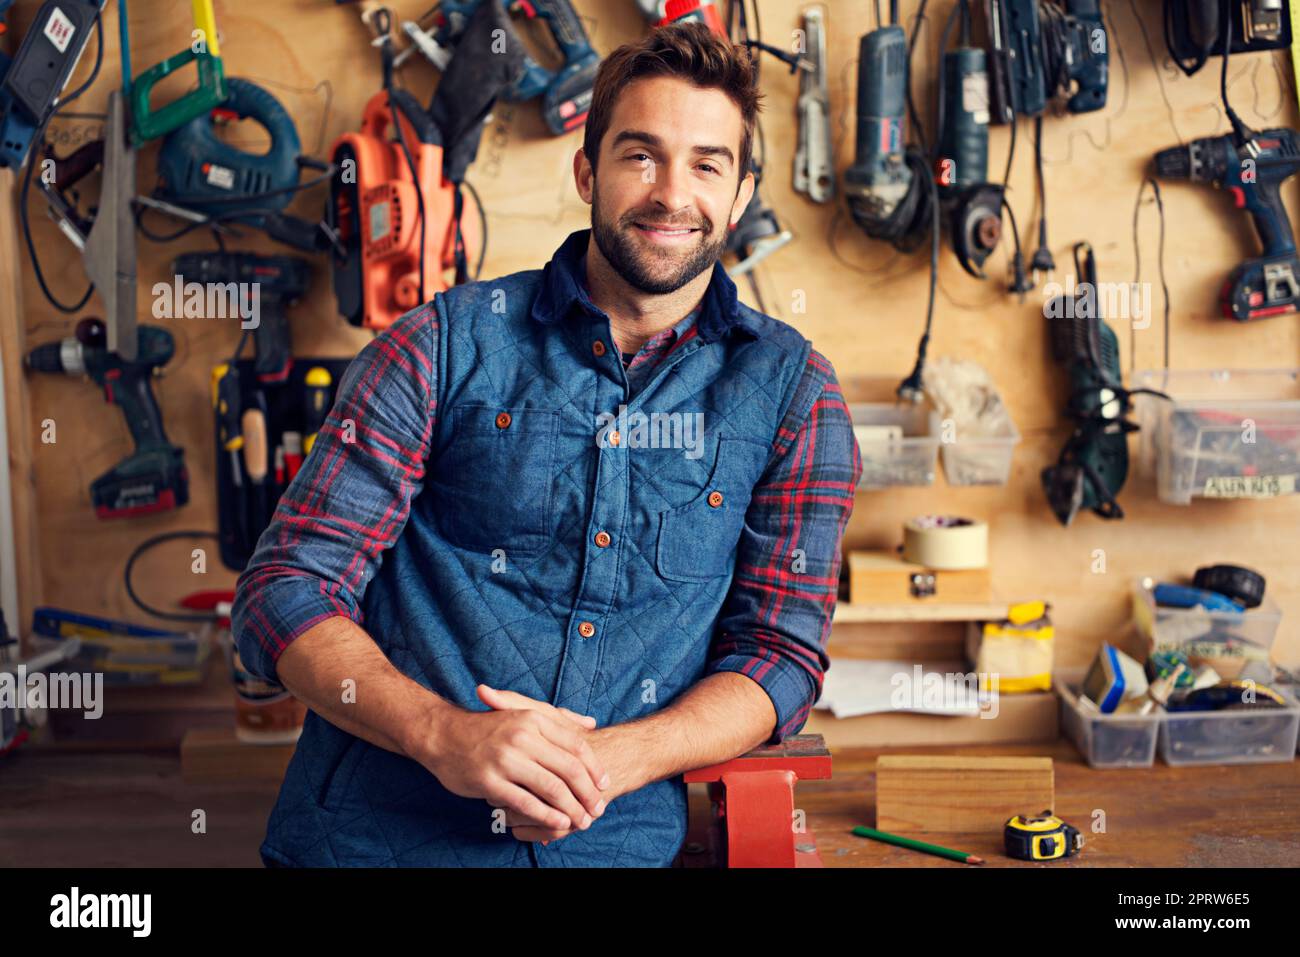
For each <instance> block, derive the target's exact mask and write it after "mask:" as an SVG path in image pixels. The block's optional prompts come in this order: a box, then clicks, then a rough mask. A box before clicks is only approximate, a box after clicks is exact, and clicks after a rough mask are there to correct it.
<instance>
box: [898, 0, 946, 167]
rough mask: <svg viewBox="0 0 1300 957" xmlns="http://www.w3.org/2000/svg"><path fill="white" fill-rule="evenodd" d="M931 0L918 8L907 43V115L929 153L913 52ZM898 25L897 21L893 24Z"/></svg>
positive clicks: (924, 150) (920, 141)
mask: <svg viewBox="0 0 1300 957" xmlns="http://www.w3.org/2000/svg"><path fill="white" fill-rule="evenodd" d="M928 2H929V0H921V3H920V5H919V6H917V8H916V19H915V20H913V21H912V36H911V38H910V39H909V40H908V43H907V115H908V118H909V119H910V120H911V121H912V135H913V136H914V137H916V141H917V144H918V145H919V146H920V149H921V152H922V153H924V154H926V155H929V153H930V147H929V145H928V144H927V142H926V138H925V127H924V126H922V125H921V114H920V112H919V111H918V110H917V109H916V100H915V99H914V98H913V96H912V54H913V53H914V52H915V51H916V41H917V38H919V37H920V35H921V26H922V24H923V23H924V22H925V8H926V4H927V3H928ZM891 25H894V26H896V25H897V21H894V23H893V24H891ZM938 135H939V133H938V130H936V131H935V138H936V139H937V138H938Z"/></svg>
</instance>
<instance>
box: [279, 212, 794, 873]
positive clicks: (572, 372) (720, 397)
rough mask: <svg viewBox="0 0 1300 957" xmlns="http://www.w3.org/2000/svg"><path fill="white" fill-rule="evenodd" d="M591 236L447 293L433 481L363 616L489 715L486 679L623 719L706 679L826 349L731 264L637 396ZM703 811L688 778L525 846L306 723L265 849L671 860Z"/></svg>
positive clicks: (345, 740)
mask: <svg viewBox="0 0 1300 957" xmlns="http://www.w3.org/2000/svg"><path fill="white" fill-rule="evenodd" d="M588 236H589V231H587V230H583V231H580V232H577V233H574V234H573V235H572V236H570V237H569V239H568V240H567V241H566V242H565V244H564V245H563V246H562V247H561V248H560V250H559V251H558V252H557V254H556V256H555V258H554V259H553V260H552V261H551V262H550V263H548V264H547V266H546V268H545V269H544V270H531V271H528V272H520V273H515V274H513V275H510V276H506V277H504V278H501V279H496V280H492V281H488V282H476V283H471V284H468V285H463V286H459V287H456V288H453V289H451V290H449V291H448V292H446V293H442V294H440V295H439V296H438V297H437V298H436V300H435V303H436V307H437V313H438V319H439V323H440V333H439V335H438V337H437V338H438V343H439V355H438V367H437V389H438V394H437V422H436V428H435V430H434V436H433V441H432V443H431V449H432V451H431V452H430V456H429V461H428V463H427V471H426V477H425V484H424V488H423V489H422V491H421V492H420V494H419V495H418V496H417V497H416V498H415V499H414V500H413V502H412V505H411V515H410V519H409V521H408V523H407V525H406V527H405V529H404V530H403V532H402V534H401V535H400V536H399V538H398V540H397V542H396V544H395V545H394V546H393V547H392V548H391V549H390V550H389V551H388V552H387V553H385V556H384V560H383V564H382V567H381V568H380V570H379V571H378V572H377V573H376V575H375V577H374V579H373V580H372V581H371V582H370V584H369V587H368V588H367V590H366V592H365V595H364V599H363V602H362V609H363V611H364V614H365V618H364V626H365V628H366V629H367V631H368V632H369V633H370V634H371V635H372V636H373V637H374V639H375V641H376V642H377V643H378V644H379V646H380V647H381V648H382V649H383V650H384V652H385V654H386V655H387V656H388V658H389V659H390V660H391V661H392V662H393V664H394V666H396V667H397V668H398V669H399V670H401V671H402V672H403V673H405V674H407V675H409V676H410V677H411V678H412V679H414V680H415V681H417V682H419V683H420V684H421V685H423V686H425V687H427V688H430V689H432V690H433V691H434V692H436V693H437V694H439V695H441V696H442V697H444V698H447V699H449V700H450V701H452V702H453V703H455V704H456V705H458V706H460V707H462V708H465V709H469V710H479V711H482V710H486V708H485V706H484V705H483V704H482V703H481V702H480V701H479V700H478V697H477V696H476V694H475V693H474V688H475V685H476V684H477V683H479V682H485V683H487V684H490V685H492V686H494V687H497V688H504V689H509V690H512V691H517V692H519V693H521V694H524V695H528V696H529V697H531V698H536V699H539V700H544V701H549V702H551V703H552V704H555V705H557V706H561V707H566V708H571V709H573V710H574V711H577V712H580V713H583V714H590V715H593V716H594V717H595V718H596V720H597V721H598V723H599V725H600V726H602V727H603V726H605V725H609V724H617V723H621V722H625V721H629V720H632V719H634V718H637V717H641V716H644V715H646V714H649V713H651V712H653V711H656V710H659V709H661V708H664V707H666V706H667V705H668V704H669V703H671V702H672V701H673V699H674V698H676V697H677V696H678V695H679V694H681V693H682V692H684V691H685V690H686V689H687V688H689V687H690V686H691V685H692V684H694V683H695V682H696V681H698V680H699V679H700V678H701V677H702V676H703V674H704V670H705V664H706V661H707V660H708V655H709V650H710V642H711V640H712V638H713V635H714V629H715V626H716V622H717V618H718V614H719V609H720V608H721V606H722V603H723V600H724V598H725V597H726V595H727V591H728V588H729V586H730V584H731V579H732V572H733V568H734V564H735V553H736V543H737V539H738V538H739V536H740V533H741V528H742V525H743V523H744V519H745V510H746V507H747V506H748V504H749V501H750V496H751V494H752V491H753V488H754V486H755V485H756V484H757V483H758V481H759V478H760V476H761V475H762V473H763V471H764V469H765V467H766V466H767V464H768V462H769V460H770V457H771V453H772V447H773V442H774V440H775V437H776V432H777V427H778V424H779V423H780V422H781V419H782V416H783V414H784V412H785V410H786V407H787V406H788V404H789V403H790V400H791V398H792V396H793V393H794V390H795V386H796V384H797V383H798V380H799V377H800V374H801V373H802V372H803V370H804V367H805V364H806V362H807V357H808V350H809V349H810V344H809V343H808V341H807V340H806V339H804V338H803V336H801V335H800V334H799V333H798V332H797V331H795V330H794V329H793V328H791V327H790V326H787V325H785V324H784V323H781V322H779V321H778V320H775V319H772V318H770V317H768V316H765V315H763V314H761V313H759V312H756V311H755V310H752V309H750V308H748V307H747V306H745V305H744V304H743V303H739V302H738V301H737V299H736V289H735V285H734V284H733V283H732V282H731V280H730V279H729V278H728V277H727V275H726V272H725V271H724V270H723V269H722V267H721V265H716V266H715V267H714V274H713V278H712V281H711V283H710V285H709V287H708V292H707V294H706V296H705V301H704V304H703V309H702V310H701V313H700V316H699V319H698V322H697V329H698V335H697V336H694V337H691V338H689V339H687V340H686V341H684V342H682V343H680V344H679V345H678V346H677V348H675V349H674V350H673V351H672V352H671V353H670V354H669V355H668V356H667V357H666V358H665V359H664V360H663V362H662V363H661V365H660V366H659V367H658V368H657V369H656V370H655V371H654V372H653V373H652V374H651V375H650V377H649V379H648V380H647V381H646V383H645V385H644V386H643V387H642V388H641V390H640V391H639V392H637V393H635V394H629V390H628V387H627V380H626V377H625V373H624V370H623V368H622V364H621V363H620V361H619V359H618V354H617V351H616V350H615V349H614V348H613V347H612V344H613V338H612V336H611V332H610V324H609V319H608V317H607V316H606V315H605V314H604V313H602V312H601V311H600V310H599V309H597V308H596V306H595V305H593V304H592V302H591V300H590V299H589V298H588V297H587V295H586V293H585V290H584V289H583V287H582V276H583V270H584V268H585V267H584V265H583V263H584V256H585V253H586V248H587V239H588ZM596 342H601V343H603V344H605V346H606V348H605V349H604V350H603V354H600V355H598V354H597V353H598V352H601V351H602V350H601V349H600V347H596V348H593V344H594V343H596ZM621 407H622V408H621ZM503 412H505V413H508V414H509V420H508V422H509V424H508V426H506V427H504V428H503V427H501V426H500V425H499V424H498V423H499V422H500V421H504V420H503V419H499V416H500V415H501V413H503ZM637 413H640V414H641V415H640V416H638V415H637ZM652 413H657V414H658V415H657V417H656V416H653V415H652ZM674 414H676V416H677V417H676V418H674V417H673V416H674ZM611 415H612V416H613V417H614V418H613V420H611V418H610V416H611ZM696 426H702V428H701V430H700V431H699V432H698V433H696V432H695V431H694V429H695V427H696ZM674 430H676V431H674ZM613 431H618V432H619V433H620V440H619V442H618V444H617V445H616V444H614V443H613V441H612V438H613V437H612V432H613ZM665 446H668V447H665ZM673 446H676V447H673ZM682 446H686V447H682ZM719 495H720V496H721V499H720V501H719V498H718V496H719ZM602 531H603V532H606V533H607V534H608V535H609V536H610V541H609V544H608V545H606V546H605V547H600V546H599V545H597V544H596V537H597V534H598V533H599V532H602ZM602 540H603V536H602ZM589 626H590V627H589ZM686 808H687V803H686V786H685V784H684V783H683V782H682V779H681V777H680V776H678V777H676V778H671V779H668V780H665V781H660V782H657V783H654V784H651V785H648V786H646V787H644V788H642V789H640V790H638V791H634V792H631V793H628V794H624V795H622V796H621V797H619V798H618V799H616V800H615V801H614V802H613V803H612V804H611V805H610V806H609V808H608V809H607V810H606V811H605V813H604V814H603V815H602V816H601V817H600V818H598V819H597V820H596V821H595V822H594V823H593V825H592V826H591V827H590V828H589V829H588V830H586V831H578V832H575V833H573V834H571V835H570V836H568V837H566V838H564V839H563V840H560V841H555V842H552V843H550V844H549V845H547V846H543V845H541V844H540V843H535V844H529V843H524V842H521V841H519V840H517V839H516V838H515V837H514V836H513V835H511V834H510V832H509V831H508V830H505V831H502V829H501V827H500V826H499V825H498V826H496V827H494V826H493V825H494V820H493V809H492V808H491V807H490V806H489V805H488V803H487V802H486V801H483V800H481V799H468V798H462V797H459V796H456V795H453V794H451V793H450V792H449V791H447V790H446V789H444V788H443V787H442V786H441V784H439V782H438V780H437V779H436V778H435V777H434V776H433V775H432V774H430V773H429V772H428V771H427V770H425V769H424V768H423V767H422V766H421V765H420V764H419V763H418V762H415V761H413V760H411V759H409V758H405V757H402V756H399V755H397V754H394V753H393V752H390V751H387V750H384V749H383V748H380V747H377V746H374V745H371V744H369V743H368V742H366V741H363V740H361V739H360V738H357V737H355V736H353V735H351V734H348V733H346V732H344V731H341V730H339V729H338V728H336V727H334V726H333V725H331V724H330V723H328V722H327V721H325V720H324V719H322V718H320V717H319V716H317V715H316V713H315V712H308V715H307V720H306V724H305V725H304V727H303V733H302V738H301V739H300V741H299V742H298V747H297V750H296V751H295V752H294V755H293V759H292V761H291V762H290V764H289V767H288V771H287V773H286V776H285V781H284V785H283V787H282V789H281V792H280V796H279V799H278V801H277V803H276V805H275V808H274V810H273V812H272V815H271V819H270V824H269V828H268V833H267V837H266V841H265V843H264V844H263V845H262V854H263V858H264V860H265V861H266V862H267V863H268V864H297V865H307V866H329V865H335V864H349V865H414V866H422V865H424V866H442V865H469V866H484V867H504V866H525V867H526V866H542V867H554V866H597V867H605V866H661V867H662V866H669V865H671V864H672V862H673V859H674V857H675V856H676V855H677V853H678V850H679V849H680V847H681V844H682V842H683V840H684V838H685V835H686V824H687V813H686Z"/></svg>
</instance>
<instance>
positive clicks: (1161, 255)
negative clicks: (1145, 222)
mask: <svg viewBox="0 0 1300 957" xmlns="http://www.w3.org/2000/svg"><path fill="white" fill-rule="evenodd" d="M1148 185H1150V187H1151V190H1152V193H1153V194H1154V196H1155V201H1156V212H1157V213H1158V214H1159V216H1160V239H1159V241H1158V243H1157V246H1156V249H1157V258H1156V270H1157V272H1158V273H1159V275H1160V294H1161V295H1162V296H1163V297H1164V368H1165V369H1168V368H1169V283H1168V282H1167V281H1166V280H1165V201H1164V199H1163V198H1162V197H1161V195H1160V184H1159V183H1158V182H1156V181H1155V179H1154V178H1152V177H1150V176H1148V177H1147V178H1146V179H1144V180H1143V181H1142V183H1141V184H1140V185H1139V186H1138V194H1137V200H1136V201H1135V202H1134V203H1133V264H1134V265H1133V272H1134V275H1133V283H1134V284H1135V285H1140V284H1141V282H1142V248H1141V246H1140V245H1139V244H1138V217H1139V215H1140V213H1141V210H1142V194H1143V193H1145V192H1146V188H1147V186H1148ZM1128 358H1129V371H1130V372H1132V371H1133V370H1134V368H1136V363H1137V330H1136V328H1135V327H1134V326H1133V324H1132V323H1129V353H1128Z"/></svg>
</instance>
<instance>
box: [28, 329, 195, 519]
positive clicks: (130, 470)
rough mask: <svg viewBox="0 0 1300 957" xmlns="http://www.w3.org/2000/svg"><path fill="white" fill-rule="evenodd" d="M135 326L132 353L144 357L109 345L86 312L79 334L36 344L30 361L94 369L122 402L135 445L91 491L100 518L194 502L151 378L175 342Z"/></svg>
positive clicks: (76, 371)
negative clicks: (165, 428) (128, 355)
mask: <svg viewBox="0 0 1300 957" xmlns="http://www.w3.org/2000/svg"><path fill="white" fill-rule="evenodd" d="M133 331H134V332H135V333H136V334H137V336H138V339H139V343H138V347H137V349H135V350H132V352H133V353H134V354H136V355H137V356H138V358H132V359H126V358H124V357H123V356H122V355H121V354H120V353H115V352H114V351H113V350H112V349H110V348H108V346H107V337H106V334H105V333H106V330H105V328H104V324H103V323H102V322H100V321H99V320H97V319H83V320H82V321H81V322H79V323H77V329H76V335H75V336H72V337H69V338H67V339H62V340H60V341H58V342H50V343H47V344H45V345H43V346H37V347H36V348H35V349H33V350H32V351H31V352H30V353H29V354H28V355H27V357H26V360H25V365H26V366H27V368H28V369H30V370H32V371H33V372H60V373H63V374H65V375H70V376H82V375H86V376H89V377H90V378H91V379H92V380H93V381H94V382H95V384H96V385H98V386H100V387H101V388H102V389H103V390H104V399H105V400H106V401H107V402H109V403H112V404H114V405H118V406H121V408H122V414H123V416H124V417H125V418H126V424H127V428H129V429H130V430H131V437H132V438H133V439H134V440H135V452H133V453H132V454H131V455H130V456H128V457H127V458H126V459H124V460H122V461H121V462H119V463H118V464H117V465H115V466H114V467H113V468H112V469H110V470H109V471H108V472H106V473H105V474H103V475H101V476H100V477H99V478H97V479H95V481H94V482H93V483H91V486H90V498H91V502H92V504H93V505H94V507H95V515H96V516H98V517H99V518H122V517H126V516H131V515H140V514H145V513H149V512H161V511H166V510H168V509H172V508H178V507H180V506H181V505H184V504H185V503H186V502H188V501H189V472H188V470H187V469H186V467H185V452H184V450H183V449H181V448H180V447H179V446H176V445H172V444H171V442H169V441H168V440H167V434H166V432H164V431H163V422H162V413H161V412H160V411H159V410H158V403H157V401H156V400H155V399H154V394H153V389H152V387H151V386H150V385H149V382H150V380H151V379H152V377H153V375H154V372H155V370H157V369H159V368H161V367H162V366H164V365H166V364H167V363H168V362H169V361H171V358H172V355H173V354H174V353H175V351H176V342H175V340H174V339H173V338H172V334H171V333H170V332H168V331H167V330H166V329H162V328H159V327H158V326H147V325H142V326H140V327H138V328H137V329H135V330H133Z"/></svg>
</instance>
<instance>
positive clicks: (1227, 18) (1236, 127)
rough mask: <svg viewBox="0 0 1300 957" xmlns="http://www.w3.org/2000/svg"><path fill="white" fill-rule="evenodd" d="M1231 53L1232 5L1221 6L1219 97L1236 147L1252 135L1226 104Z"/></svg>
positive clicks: (1229, 105) (1228, 104)
mask: <svg viewBox="0 0 1300 957" xmlns="http://www.w3.org/2000/svg"><path fill="white" fill-rule="evenodd" d="M1231 53H1232V4H1230V3H1224V4H1223V64H1222V67H1221V69H1220V70H1219V96H1220V97H1221V98H1222V100H1223V112H1224V113H1226V114H1228V122H1229V123H1231V124H1232V132H1233V133H1234V134H1235V135H1236V137H1237V142H1238V145H1240V144H1241V143H1244V142H1245V141H1246V140H1248V139H1250V138H1251V136H1252V135H1253V134H1252V133H1251V130H1250V127H1248V126H1247V125H1246V124H1245V123H1243V122H1242V120H1241V117H1240V116H1238V115H1237V112H1236V110H1234V109H1233V108H1232V104H1231V103H1229V102H1228V56H1229V54H1231Z"/></svg>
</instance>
